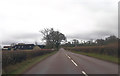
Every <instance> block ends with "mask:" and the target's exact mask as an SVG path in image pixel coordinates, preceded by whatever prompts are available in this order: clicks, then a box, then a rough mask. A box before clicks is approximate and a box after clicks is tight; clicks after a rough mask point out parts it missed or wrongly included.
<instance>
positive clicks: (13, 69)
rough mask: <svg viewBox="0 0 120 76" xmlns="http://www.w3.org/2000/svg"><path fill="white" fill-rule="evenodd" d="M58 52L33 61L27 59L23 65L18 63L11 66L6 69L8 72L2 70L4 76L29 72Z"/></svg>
mask: <svg viewBox="0 0 120 76" xmlns="http://www.w3.org/2000/svg"><path fill="white" fill-rule="evenodd" d="M56 52H57V51H55V52H52V53H49V54H45V55H42V56H38V57H35V58H32V59H27V60H26V61H23V62H21V63H17V64H15V65H10V66H8V67H6V68H4V69H5V70H6V71H7V72H4V69H3V70H2V71H3V73H2V74H22V73H24V72H25V71H27V70H28V69H30V68H31V67H32V66H34V65H35V64H37V63H39V62H40V61H42V60H44V59H45V58H47V57H49V56H51V55H53V54H55V53H56Z"/></svg>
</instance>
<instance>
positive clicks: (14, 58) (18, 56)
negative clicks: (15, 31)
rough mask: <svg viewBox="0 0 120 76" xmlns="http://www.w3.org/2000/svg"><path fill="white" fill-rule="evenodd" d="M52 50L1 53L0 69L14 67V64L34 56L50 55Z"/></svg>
mask: <svg viewBox="0 0 120 76" xmlns="http://www.w3.org/2000/svg"><path fill="white" fill-rule="evenodd" d="M53 51H54V50H50V49H46V50H45V49H44V50H36V51H21V50H19V51H3V52H2V67H3V68H4V67H7V66H8V65H14V64H16V63H19V62H22V61H24V60H26V59H31V58H33V57H36V56H41V55H44V54H47V53H51V52H53Z"/></svg>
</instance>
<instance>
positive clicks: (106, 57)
mask: <svg viewBox="0 0 120 76" xmlns="http://www.w3.org/2000/svg"><path fill="white" fill-rule="evenodd" d="M71 52H73V53H77V54H82V55H86V56H90V57H94V58H98V59H101V60H105V61H109V62H113V63H117V64H118V63H119V60H120V58H119V60H118V58H117V57H114V56H109V55H104V54H96V53H85V52H79V51H71Z"/></svg>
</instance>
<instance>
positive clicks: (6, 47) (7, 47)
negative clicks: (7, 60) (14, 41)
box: [2, 46, 12, 50]
mask: <svg viewBox="0 0 120 76" xmlns="http://www.w3.org/2000/svg"><path fill="white" fill-rule="evenodd" d="M11 48H12V46H4V47H3V48H2V50H11Z"/></svg>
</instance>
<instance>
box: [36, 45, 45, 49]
mask: <svg viewBox="0 0 120 76" xmlns="http://www.w3.org/2000/svg"><path fill="white" fill-rule="evenodd" d="M37 46H39V47H40V48H41V49H43V48H45V45H37Z"/></svg>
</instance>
